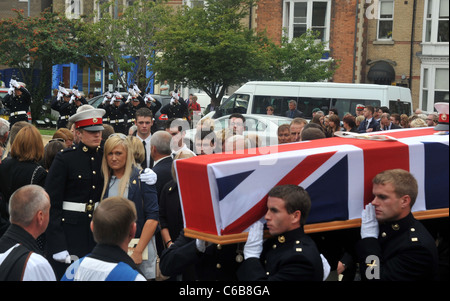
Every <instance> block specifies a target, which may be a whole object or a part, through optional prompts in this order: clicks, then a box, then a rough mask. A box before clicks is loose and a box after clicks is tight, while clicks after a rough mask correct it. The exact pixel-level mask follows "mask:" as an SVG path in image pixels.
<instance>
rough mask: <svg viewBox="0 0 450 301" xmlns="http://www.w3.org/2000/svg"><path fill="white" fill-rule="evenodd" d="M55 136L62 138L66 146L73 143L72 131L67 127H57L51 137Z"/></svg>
mask: <svg viewBox="0 0 450 301" xmlns="http://www.w3.org/2000/svg"><path fill="white" fill-rule="evenodd" d="M56 138H61V139H63V140H64V143H65V144H66V147H71V146H72V145H73V133H72V132H71V131H70V130H69V129H67V128H59V129H58V130H57V131H56V132H55V133H54V134H53V136H52V139H56Z"/></svg>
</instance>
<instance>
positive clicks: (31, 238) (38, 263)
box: [0, 185, 56, 281]
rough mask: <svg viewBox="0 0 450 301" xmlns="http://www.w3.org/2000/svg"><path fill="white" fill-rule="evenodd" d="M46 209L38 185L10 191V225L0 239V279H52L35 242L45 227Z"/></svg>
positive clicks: (45, 197)
mask: <svg viewBox="0 0 450 301" xmlns="http://www.w3.org/2000/svg"><path fill="white" fill-rule="evenodd" d="M49 211H50V198H49V196H48V194H47V193H46V192H45V190H44V189H43V188H42V187H40V186H37V185H26V186H23V187H22V188H19V189H18V190H17V191H15V192H14V193H13V195H12V196H11V199H10V203H9V213H10V221H11V225H10V226H9V228H8V230H7V231H6V232H5V234H4V235H3V236H2V237H1V239H0V280H3V281H5V280H10V281H19V280H23V281H29V280H34V281H55V280H56V277H55V273H54V272H53V269H52V267H51V266H50V264H49V263H48V261H47V260H46V259H45V257H43V256H42V253H41V250H40V249H39V246H38V244H37V242H36V239H37V238H38V237H39V236H40V235H41V234H43V233H44V232H45V229H46V228H47V225H48V221H49V214H50V213H49Z"/></svg>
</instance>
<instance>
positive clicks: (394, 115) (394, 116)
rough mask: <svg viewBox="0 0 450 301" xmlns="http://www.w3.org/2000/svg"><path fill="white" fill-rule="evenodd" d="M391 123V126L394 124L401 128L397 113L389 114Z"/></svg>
mask: <svg viewBox="0 0 450 301" xmlns="http://www.w3.org/2000/svg"><path fill="white" fill-rule="evenodd" d="M391 121H392V123H393V124H396V125H398V126H399V127H401V125H400V114H397V113H394V114H391Z"/></svg>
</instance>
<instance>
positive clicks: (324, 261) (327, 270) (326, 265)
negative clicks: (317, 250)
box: [320, 254, 331, 281]
mask: <svg viewBox="0 0 450 301" xmlns="http://www.w3.org/2000/svg"><path fill="white" fill-rule="evenodd" d="M320 258H321V259H322V265H323V279H322V280H323V281H325V280H327V278H328V276H329V275H330V271H331V267H330V264H329V263H328V260H327V259H326V258H325V256H323V255H322V254H320Z"/></svg>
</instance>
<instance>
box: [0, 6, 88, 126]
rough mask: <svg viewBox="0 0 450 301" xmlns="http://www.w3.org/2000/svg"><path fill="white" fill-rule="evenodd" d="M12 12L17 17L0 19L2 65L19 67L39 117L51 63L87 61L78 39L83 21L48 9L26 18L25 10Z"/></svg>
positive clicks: (0, 61)
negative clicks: (36, 72)
mask: <svg viewBox="0 0 450 301" xmlns="http://www.w3.org/2000/svg"><path fill="white" fill-rule="evenodd" d="M13 11H14V12H15V13H16V17H15V18H12V17H11V18H8V19H2V20H0V64H3V65H7V66H10V67H12V68H18V69H19V72H20V74H18V76H19V78H20V79H21V80H22V81H24V82H25V83H26V85H27V88H28V90H29V91H30V92H31V95H32V96H33V103H32V107H31V113H32V116H33V120H36V119H37V118H38V117H39V116H38V114H39V113H40V108H41V105H42V99H43V98H44V97H45V95H47V94H48V92H49V91H48V87H49V86H50V82H51V72H52V66H53V65H55V64H61V63H67V62H79V61H82V60H84V56H83V54H84V53H83V52H81V51H80V47H79V45H78V41H77V39H76V35H77V32H78V31H79V29H80V26H81V24H79V23H78V22H76V21H72V20H68V19H66V18H65V17H64V16H60V15H58V14H57V13H53V12H51V11H50V10H49V9H47V10H45V11H43V12H42V13H41V14H40V16H36V17H25V16H24V14H23V10H17V9H16V10H13ZM37 69H39V70H40V77H39V78H40V82H39V83H33V77H32V74H33V72H34V70H37ZM6 84H8V83H6Z"/></svg>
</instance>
